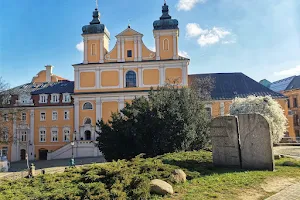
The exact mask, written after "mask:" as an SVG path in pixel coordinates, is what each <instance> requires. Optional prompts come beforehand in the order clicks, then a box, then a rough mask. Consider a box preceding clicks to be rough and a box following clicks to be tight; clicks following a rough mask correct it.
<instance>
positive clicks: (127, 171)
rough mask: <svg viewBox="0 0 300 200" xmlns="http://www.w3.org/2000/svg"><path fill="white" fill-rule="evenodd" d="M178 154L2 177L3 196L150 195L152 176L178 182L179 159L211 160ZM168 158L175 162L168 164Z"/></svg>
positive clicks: (44, 199) (51, 199) (59, 199)
mask: <svg viewBox="0 0 300 200" xmlns="http://www.w3.org/2000/svg"><path fill="white" fill-rule="evenodd" d="M176 155H177V156H175V155H174V154H166V155H163V156H160V157H157V158H147V159H144V158H142V156H137V157H135V158H133V159H132V160H130V161H126V160H118V161H114V162H111V163H105V164H92V165H86V166H84V167H78V168H77V167H76V168H68V169H66V170H65V172H64V173H61V174H45V175H39V176H37V177H35V178H32V179H20V180H16V181H3V182H1V184H0V200H2V199H5V200H6V199H14V200H19V199H20V200H24V199H35V200H64V199H68V200H81V199H100V200H102V199H103V200H106V199H119V200H123V199H124V200H126V199H150V198H151V196H150V181H151V180H152V179H156V178H158V179H162V180H165V181H167V182H169V183H172V184H175V183H174V182H173V180H172V178H171V174H172V171H173V170H174V169H177V168H178V164H179V163H176V162H187V161H188V160H190V159H194V160H195V162H197V164H198V165H201V162H202V161H204V160H205V161H210V162H211V153H209V152H204V151H200V152H197V151H194V152H180V153H176ZM167 161H169V162H170V163H172V161H173V163H172V164H166V163H167ZM195 166H196V164H195ZM182 169H183V170H184V171H185V172H186V173H187V175H188V177H190V179H192V178H195V177H199V176H200V173H199V172H196V171H194V170H190V171H189V170H188V169H187V168H184V167H183V168H182ZM195 169H196V168H195Z"/></svg>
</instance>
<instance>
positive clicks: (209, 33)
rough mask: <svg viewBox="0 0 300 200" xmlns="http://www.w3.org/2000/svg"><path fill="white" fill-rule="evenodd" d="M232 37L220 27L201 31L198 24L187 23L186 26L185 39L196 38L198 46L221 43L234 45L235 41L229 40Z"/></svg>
mask: <svg viewBox="0 0 300 200" xmlns="http://www.w3.org/2000/svg"><path fill="white" fill-rule="evenodd" d="M228 36H233V35H232V33H231V32H230V31H228V30H226V29H224V28H221V27H213V28H212V29H202V28H201V27H200V25H199V24H196V23H189V24H187V25H186V37H187V38H192V37H198V40H197V42H198V44H199V45H200V46H206V45H212V44H215V43H218V42H220V41H222V43H223V44H231V43H235V42H236V40H235V39H233V38H231V39H230V38H229V40H228V38H227V37H228Z"/></svg>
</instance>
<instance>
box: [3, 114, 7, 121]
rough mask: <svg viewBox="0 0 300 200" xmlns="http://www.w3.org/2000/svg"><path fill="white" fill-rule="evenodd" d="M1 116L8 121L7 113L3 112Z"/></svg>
mask: <svg viewBox="0 0 300 200" xmlns="http://www.w3.org/2000/svg"><path fill="white" fill-rule="evenodd" d="M2 117H3V121H4V122H8V114H7V113H4V114H3V116H2Z"/></svg>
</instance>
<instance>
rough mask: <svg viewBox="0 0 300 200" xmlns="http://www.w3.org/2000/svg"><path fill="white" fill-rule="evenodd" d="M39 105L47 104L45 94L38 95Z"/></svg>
mask: <svg viewBox="0 0 300 200" xmlns="http://www.w3.org/2000/svg"><path fill="white" fill-rule="evenodd" d="M39 103H48V95H47V94H40V101H39Z"/></svg>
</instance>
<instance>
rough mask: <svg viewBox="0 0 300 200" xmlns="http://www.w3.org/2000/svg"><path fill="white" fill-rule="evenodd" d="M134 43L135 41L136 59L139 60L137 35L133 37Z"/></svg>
mask: <svg viewBox="0 0 300 200" xmlns="http://www.w3.org/2000/svg"><path fill="white" fill-rule="evenodd" d="M133 43H134V61H138V40H137V38H136V37H135V38H134V39H133Z"/></svg>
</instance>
